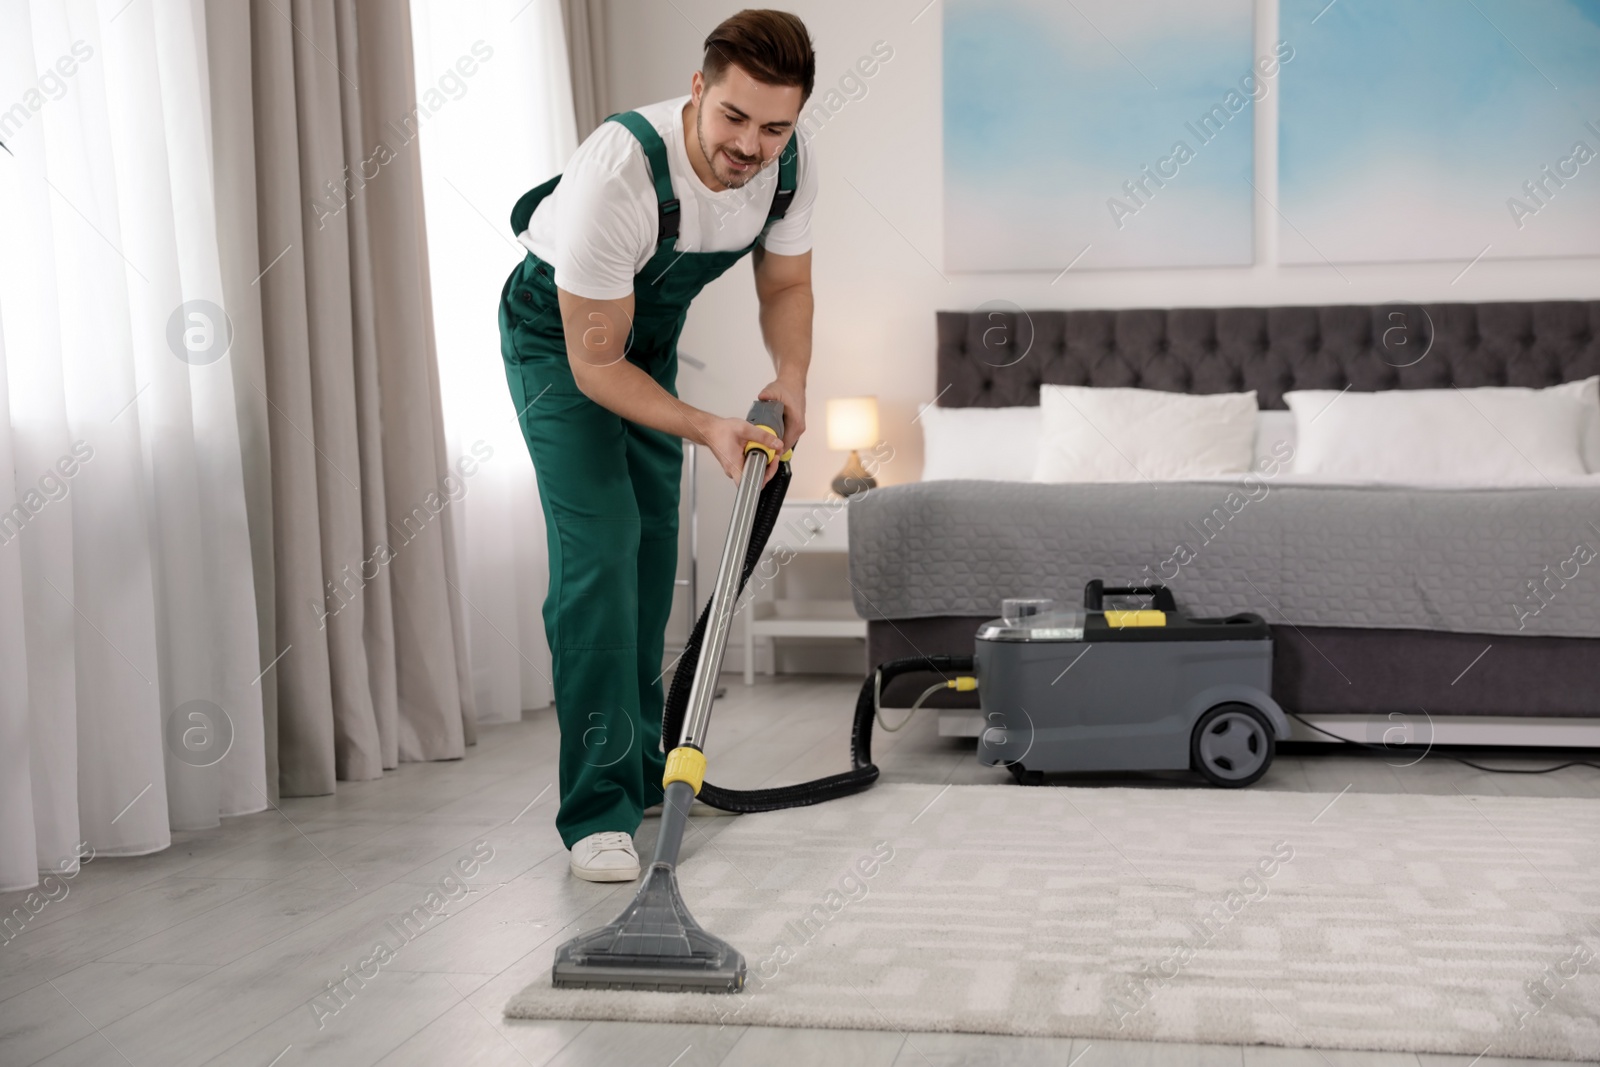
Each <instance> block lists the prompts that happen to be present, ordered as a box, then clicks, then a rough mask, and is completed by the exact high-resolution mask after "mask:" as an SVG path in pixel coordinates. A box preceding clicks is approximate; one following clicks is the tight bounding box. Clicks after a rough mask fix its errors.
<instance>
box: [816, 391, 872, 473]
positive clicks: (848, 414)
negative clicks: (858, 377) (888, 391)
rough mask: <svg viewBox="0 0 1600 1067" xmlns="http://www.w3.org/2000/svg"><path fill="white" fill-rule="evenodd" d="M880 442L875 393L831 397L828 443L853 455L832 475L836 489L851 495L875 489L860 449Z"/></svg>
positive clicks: (829, 445)
mask: <svg viewBox="0 0 1600 1067" xmlns="http://www.w3.org/2000/svg"><path fill="white" fill-rule="evenodd" d="M877 443H878V398H877V397H875V396H846V397H836V398H834V399H832V400H829V401H828V447H829V448H831V449H833V450H834V451H836V452H849V453H850V459H849V460H848V461H847V462H846V463H845V465H844V469H843V470H841V471H840V472H839V473H838V475H837V476H835V477H834V479H833V491H834V492H835V493H838V494H839V495H840V496H846V497H847V496H850V495H851V494H853V493H859V492H861V491H862V490H863V489H872V488H875V487H876V486H877V484H878V483H877V482H876V481H875V480H874V479H873V477H872V475H870V474H868V473H867V471H866V468H865V467H863V466H862V465H861V456H860V455H859V453H858V452H857V449H862V448H871V447H872V446H873V445H875V444H877Z"/></svg>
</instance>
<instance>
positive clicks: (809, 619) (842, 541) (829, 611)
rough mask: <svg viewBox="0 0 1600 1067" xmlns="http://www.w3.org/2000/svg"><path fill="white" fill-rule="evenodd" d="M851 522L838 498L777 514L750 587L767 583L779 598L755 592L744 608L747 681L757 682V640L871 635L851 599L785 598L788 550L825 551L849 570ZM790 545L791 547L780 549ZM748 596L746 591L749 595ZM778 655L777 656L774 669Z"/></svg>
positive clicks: (795, 504) (791, 504)
mask: <svg viewBox="0 0 1600 1067" xmlns="http://www.w3.org/2000/svg"><path fill="white" fill-rule="evenodd" d="M849 534H850V526H849V516H847V515H846V514H845V502H844V501H843V500H840V499H838V498H833V499H829V500H790V501H786V502H785V503H784V505H783V509H782V511H780V512H779V514H778V524H777V526H775V527H774V528H773V531H772V536H771V537H770V538H768V540H767V550H766V552H765V553H764V554H763V555H762V558H761V562H760V563H759V564H758V565H757V566H756V569H755V571H754V572H753V573H752V574H751V575H750V583H749V585H748V586H747V587H746V588H747V590H749V589H754V590H755V591H756V593H757V594H759V593H760V592H761V590H762V589H763V588H765V587H766V586H768V585H772V586H774V587H775V588H776V590H777V592H778V594H779V595H778V596H777V597H776V598H775V599H773V600H768V601H761V600H757V599H755V598H754V597H753V596H752V597H751V599H750V601H749V602H748V603H747V604H746V605H745V609H744V611H743V612H742V613H741V614H743V615H744V684H745V685H754V684H755V681H756V638H758V637H765V638H770V639H772V640H776V639H778V638H782V637H833V638H838V637H859V638H861V639H862V640H865V639H866V636H867V620H865V619H863V618H861V617H860V616H859V615H857V614H856V608H855V604H854V603H853V602H852V601H849V600H820V599H813V598H789V597H785V596H783V595H782V594H783V592H784V575H783V566H782V562H783V560H785V559H786V558H787V556H788V553H789V552H793V553H795V554H796V555H801V554H804V555H811V554H813V553H819V554H821V553H825V554H827V555H828V556H830V557H832V560H837V566H838V567H839V568H840V569H841V571H842V572H843V573H846V574H848V568H849V566H850V536H849ZM782 549H786V550H787V551H781V550H782ZM832 560H830V562H832ZM746 595H747V596H749V595H750V594H749V593H748V592H747V594H746ZM776 662H777V656H776V654H774V656H773V664H774V665H773V667H772V668H770V669H769V670H768V671H767V673H768V674H772V673H774V672H775V671H776Z"/></svg>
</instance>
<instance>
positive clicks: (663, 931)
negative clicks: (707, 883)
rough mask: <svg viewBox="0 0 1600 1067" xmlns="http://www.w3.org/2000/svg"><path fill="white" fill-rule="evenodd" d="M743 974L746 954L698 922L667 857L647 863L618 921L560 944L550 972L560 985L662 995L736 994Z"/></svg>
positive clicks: (741, 987)
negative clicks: (665, 860)
mask: <svg viewBox="0 0 1600 1067" xmlns="http://www.w3.org/2000/svg"><path fill="white" fill-rule="evenodd" d="M744 979H745V963H744V956H743V955H742V954H741V953H740V952H739V950H738V949H736V948H734V947H733V946H732V945H730V944H728V943H727V942H726V941H724V940H722V939H721V938H720V937H717V936H715V935H714V934H710V933H708V932H706V930H705V929H704V928H703V927H701V925H700V924H699V923H697V922H695V920H694V916H692V915H690V914H689V909H688V908H687V907H686V906H685V905H684V903H683V897H682V896H681V895H680V894H679V893H678V879H677V875H676V874H675V872H674V871H673V868H672V865H671V864H668V863H653V864H651V865H650V870H649V871H648V872H647V873H646V874H645V876H644V884H643V885H641V886H640V887H639V895H638V896H637V897H635V898H634V901H633V903H632V904H630V905H628V909H627V910H626V911H624V912H623V913H622V914H621V915H620V916H619V917H618V918H617V920H616V921H615V922H613V923H611V924H609V925H607V926H602V927H601V928H600V929H598V930H594V931H591V932H589V933H587V934H580V935H579V936H578V937H575V938H573V939H572V940H571V941H569V942H567V943H566V944H565V945H563V946H561V948H560V949H559V950H558V951H557V952H556V962H555V967H554V969H553V970H552V972H551V980H552V983H553V984H554V985H555V987H556V988H557V989H647V990H653V991H655V992H661V993H680V992H681V993H737V992H739V991H740V990H741V989H743V988H744Z"/></svg>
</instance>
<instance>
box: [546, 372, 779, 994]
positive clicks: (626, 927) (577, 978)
mask: <svg viewBox="0 0 1600 1067" xmlns="http://www.w3.org/2000/svg"><path fill="white" fill-rule="evenodd" d="M749 419H750V421H751V422H752V423H755V424H756V425H757V426H761V427H763V428H764V429H767V430H770V431H772V433H773V434H774V435H775V436H777V437H782V436H783V405H782V404H778V403H774V402H772V401H757V402H756V404H755V406H754V407H752V408H751V409H750V415H749ZM773 455H774V450H772V449H770V448H768V447H767V446H766V445H760V444H756V443H755V442H753V441H752V442H749V443H747V444H746V445H745V455H744V470H743V471H742V472H741V473H740V477H739V491H738V494H737V496H736V497H735V498H734V505H733V517H732V519H731V520H730V521H729V523H728V539H727V542H726V543H725V544H724V545H723V547H722V561H721V563H720V564H719V565H718V567H717V582H716V587H715V589H714V591H713V592H712V595H711V605H710V607H709V608H708V613H707V618H708V620H709V621H708V623H707V628H706V639H705V642H704V643H703V644H702V645H701V647H700V658H699V660H698V661H697V663H696V665H695V675H694V681H693V683H692V688H691V690H690V695H689V704H688V710H687V713H686V714H685V716H684V720H683V730H682V733H681V734H680V736H679V739H678V744H677V747H676V748H674V749H673V750H672V751H671V752H669V753H667V765H666V773H665V774H663V775H662V780H661V781H662V787H663V792H664V797H663V800H662V805H661V808H662V810H661V826H660V831H659V834H658V836H657V837H656V850H655V855H654V857H653V858H652V859H651V861H650V869H649V870H648V871H647V872H646V873H645V876H644V880H643V882H642V883H641V884H640V886H639V892H638V895H636V896H635V897H634V898H633V902H632V903H631V904H629V905H628V907H627V908H626V909H625V910H624V911H623V913H622V914H621V915H620V916H618V917H617V919H616V921H615V922H612V923H611V924H609V925H607V926H602V927H600V928H599V929H597V930H592V931H590V932H589V933H586V934H580V935H579V936H577V937H575V938H573V939H572V940H571V941H569V942H567V943H566V944H565V945H562V946H561V947H560V948H559V949H557V950H556V958H555V964H554V965H553V967H552V968H551V974H550V979H551V984H552V985H554V986H555V987H556V988H558V989H647V990H655V991H661V992H705V993H737V992H739V991H740V990H741V989H743V988H744V982H745V961H744V956H743V955H741V954H740V952H739V950H738V949H736V948H734V947H733V946H732V945H730V944H728V943H727V942H726V941H723V940H722V939H721V938H719V937H717V936H715V935H714V934H711V933H709V932H708V931H707V930H706V929H705V928H704V927H702V926H701V925H700V924H699V923H697V922H696V921H695V919H694V916H693V915H691V914H690V913H689V909H688V907H687V906H686V905H685V904H684V902H683V897H682V895H681V894H680V893H679V892H678V877H677V866H678V852H679V850H680V849H681V848H682V847H683V835H684V831H686V830H687V829H688V823H689V808H690V807H691V806H692V805H693V804H694V798H695V795H696V794H697V793H699V792H700V788H701V786H702V785H703V784H704V783H705V773H706V757H705V739H706V730H707V728H708V727H709V726H710V723H711V700H712V697H713V696H714V695H715V693H716V685H717V676H718V674H719V673H720V672H721V670H722V656H723V653H724V652H725V651H727V647H728V631H729V629H731V628H732V625H733V607H734V603H735V601H736V600H737V599H738V595H739V579H740V572H741V568H742V566H743V563H744V558H745V554H746V552H747V551H748V548H749V543H750V533H751V528H752V524H753V523H754V521H755V513H756V504H757V502H758V501H759V499H760V495H761V487H762V482H763V481H764V480H765V479H764V478H763V475H764V473H765V471H766V468H767V464H768V463H770V462H771V461H772V458H773ZM785 459H787V455H785Z"/></svg>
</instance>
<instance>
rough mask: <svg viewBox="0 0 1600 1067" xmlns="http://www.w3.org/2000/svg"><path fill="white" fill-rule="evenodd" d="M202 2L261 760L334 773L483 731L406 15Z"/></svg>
mask: <svg viewBox="0 0 1600 1067" xmlns="http://www.w3.org/2000/svg"><path fill="white" fill-rule="evenodd" d="M207 10H208V26H207V37H208V50H209V53H210V57H211V77H212V81H213V83H214V85H213V97H214V114H213V117H212V126H213V130H214V142H215V143H214V148H213V152H214V158H215V160H216V169H217V171H218V176H217V182H218V186H219V197H218V198H219V211H222V212H225V213H226V214H227V215H228V216H229V218H230V220H231V224H232V228H233V232H232V233H231V234H230V236H231V237H233V238H235V241H234V242H233V243H231V244H227V245H226V247H225V259H226V258H230V257H231V259H232V262H231V263H227V264H225V268H224V275H225V284H226V286H227V296H228V307H229V308H230V309H234V310H233V313H234V314H235V316H237V317H239V318H240V319H242V320H245V321H239V322H236V324H235V328H236V331H237V334H238V336H239V337H240V339H241V340H242V341H243V352H242V355H241V357H240V358H241V361H242V362H243V363H245V364H246V365H245V366H244V367H243V368H242V369H241V371H240V373H239V375H238V377H239V379H240V381H241V382H243V383H244V384H242V385H240V386H239V388H238V389H237V392H238V394H239V400H240V404H241V408H242V409H243V410H244V412H245V416H246V419H247V421H249V422H251V423H252V429H253V431H254V432H253V433H251V434H250V435H249V437H248V439H247V442H246V446H245V447H246V449H247V457H246V462H245V467H246V472H247V480H249V481H251V482H252V485H251V486H250V490H249V491H248V492H247V497H248V500H249V503H250V507H251V525H252V543H253V544H254V545H256V546H257V547H258V550H259V548H260V547H261V546H263V545H269V546H270V552H269V554H268V556H269V558H268V559H267V560H266V561H263V562H261V563H260V564H259V565H258V570H257V574H256V579H257V583H258V590H262V591H263V595H262V596H261V597H260V598H259V599H260V601H261V602H262V603H263V604H264V605H267V608H266V609H265V610H264V611H263V618H262V632H263V634H264V635H270V640H264V641H263V648H262V666H263V667H265V668H267V669H266V673H265V674H264V676H263V678H262V682H261V684H262V685H263V686H274V687H275V688H274V689H264V695H265V694H266V693H269V692H270V693H273V695H274V696H275V698H276V699H275V704H274V705H269V709H272V708H274V707H275V711H274V710H269V711H268V713H267V715H268V736H269V738H275V740H276V751H275V752H274V751H273V750H272V749H271V746H270V743H269V752H268V761H269V763H268V771H269V780H271V779H272V777H274V772H275V778H276V781H277V782H278V784H279V787H280V789H281V794H282V795H285V796H303V795H314V794H321V793H330V792H333V790H334V783H335V780H336V779H344V780H358V779H367V778H376V777H379V776H380V775H381V774H382V773H383V771H384V769H385V768H393V767H395V766H396V765H397V764H398V763H399V761H400V760H429V759H453V758H459V757H460V756H461V755H462V754H463V749H464V746H465V745H467V744H471V743H473V741H474V739H475V738H474V733H475V715H474V710H473V704H472V695H471V692H472V691H471V687H470V685H469V684H468V678H467V676H466V665H467V662H468V660H467V656H466V648H465V628H464V625H463V619H462V614H461V607H460V600H459V595H458V593H457V592H456V587H457V586H458V585H459V582H458V579H457V577H456V575H455V572H454V566H455V564H454V559H455V554H454V552H453V551H452V548H451V546H452V544H453V538H454V529H453V522H454V517H453V515H452V513H451V508H450V506H449V505H450V501H451V496H452V487H453V486H454V485H455V484H456V483H455V481H454V480H453V479H459V477H460V475H459V474H456V473H454V472H453V471H452V469H451V460H450V457H448V456H447V455H446V452H445V447H444V434H443V424H442V420H441V414H440V410H441V409H440V396H439V384H438V372H437V367H436V363H435V359H434V350H433V332H432V322H431V317H430V311H429V308H430V298H429V281H428V272H427V249H426V241H425V236H424V235H425V227H424V220H423V213H422V187H421V177H420V171H419V166H418V156H417V144H416V133H417V128H418V126H419V125H420V122H419V119H418V108H417V102H416V91H415V85H414V81H413V71H412V56H411V27H410V17H409V12H408V9H407V5H405V4H403V3H395V2H393V0H249V2H248V4H241V3H239V2H238V0H208V8H207ZM241 131H247V132H241ZM221 190H226V192H223V191H221ZM256 315H258V316H259V317H258V318H255V320H254V321H249V320H250V318H251V316H256ZM252 345H254V346H259V347H258V348H252ZM236 351H238V349H237V348H236ZM257 351H258V352H259V361H256V360H255V357H254V355H253V353H254V352H257ZM252 394H253V395H252ZM252 448H253V452H251V451H249V450H251V449H252ZM269 665H270V666H269ZM274 764H275V765H274Z"/></svg>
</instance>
